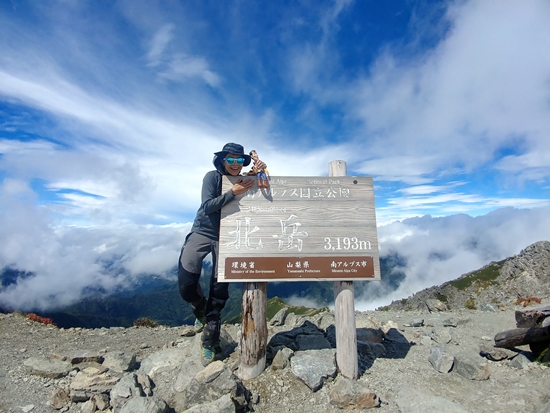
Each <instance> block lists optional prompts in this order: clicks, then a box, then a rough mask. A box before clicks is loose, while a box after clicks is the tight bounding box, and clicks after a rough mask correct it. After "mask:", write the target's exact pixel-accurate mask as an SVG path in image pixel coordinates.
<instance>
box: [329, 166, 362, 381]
mask: <svg viewBox="0 0 550 413" xmlns="http://www.w3.org/2000/svg"><path fill="white" fill-rule="evenodd" d="M346 173H347V172H346V163H345V162H344V161H332V162H331V163H330V164H329V175H330V176H331V177H333V176H345V175H346ZM334 318H335V320H334V321H335V328H336V365H337V367H338V371H339V372H340V374H341V375H342V376H344V377H346V378H348V379H353V380H357V378H358V377H359V360H358V354H357V329H356V325H355V302H354V286H353V281H337V282H335V283H334Z"/></svg>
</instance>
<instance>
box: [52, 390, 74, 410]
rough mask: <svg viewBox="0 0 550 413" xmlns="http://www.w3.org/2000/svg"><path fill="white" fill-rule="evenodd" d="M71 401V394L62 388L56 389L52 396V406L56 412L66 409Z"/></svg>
mask: <svg viewBox="0 0 550 413" xmlns="http://www.w3.org/2000/svg"><path fill="white" fill-rule="evenodd" d="M69 401H70V399H69V392H68V391H67V390H65V389H62V388H59V389H56V390H55V391H54V392H53V394H52V395H51V396H50V406H51V407H52V408H53V409H56V410H59V409H62V408H63V407H65V406H66V405H67V404H69Z"/></svg>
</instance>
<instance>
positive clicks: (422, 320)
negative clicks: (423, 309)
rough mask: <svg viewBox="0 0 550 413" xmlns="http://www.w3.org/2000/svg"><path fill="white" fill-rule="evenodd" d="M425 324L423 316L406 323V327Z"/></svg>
mask: <svg viewBox="0 0 550 413" xmlns="http://www.w3.org/2000/svg"><path fill="white" fill-rule="evenodd" d="M423 325H424V319H423V318H415V319H414V320H411V321H409V322H408V323H407V324H405V326H406V327H422V326H423Z"/></svg>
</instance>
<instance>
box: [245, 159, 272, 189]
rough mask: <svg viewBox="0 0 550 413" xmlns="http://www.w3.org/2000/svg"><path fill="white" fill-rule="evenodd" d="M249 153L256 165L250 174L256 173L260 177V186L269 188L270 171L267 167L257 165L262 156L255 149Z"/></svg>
mask: <svg viewBox="0 0 550 413" xmlns="http://www.w3.org/2000/svg"><path fill="white" fill-rule="evenodd" d="M249 155H250V157H251V158H252V160H253V161H254V165H253V166H252V170H251V171H250V172H249V173H248V174H249V175H256V178H257V179H258V188H269V171H268V170H267V168H259V167H258V166H257V165H258V163H259V162H260V158H259V157H258V154H257V153H256V151H255V150H252V151H250V154H249Z"/></svg>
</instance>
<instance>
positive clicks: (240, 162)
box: [225, 158, 244, 165]
mask: <svg viewBox="0 0 550 413" xmlns="http://www.w3.org/2000/svg"><path fill="white" fill-rule="evenodd" d="M225 162H227V164H228V165H233V164H234V163H235V162H237V165H244V158H225Z"/></svg>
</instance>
